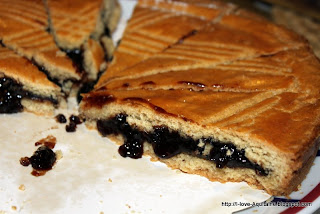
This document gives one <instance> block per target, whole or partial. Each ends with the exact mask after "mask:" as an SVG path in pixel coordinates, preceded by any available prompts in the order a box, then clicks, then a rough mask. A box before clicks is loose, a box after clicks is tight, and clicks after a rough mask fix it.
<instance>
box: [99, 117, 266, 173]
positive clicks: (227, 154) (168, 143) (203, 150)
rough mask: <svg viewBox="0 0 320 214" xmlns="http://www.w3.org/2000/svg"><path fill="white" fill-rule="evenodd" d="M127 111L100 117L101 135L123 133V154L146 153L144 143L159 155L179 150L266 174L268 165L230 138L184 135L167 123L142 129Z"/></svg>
mask: <svg viewBox="0 0 320 214" xmlns="http://www.w3.org/2000/svg"><path fill="white" fill-rule="evenodd" d="M126 118H127V115H126V114H122V113H120V114H117V115H116V116H114V117H111V118H109V119H105V120H97V129H98V131H99V132H100V134H101V135H102V136H108V135H121V136H122V137H123V139H124V143H123V145H121V146H120V147H119V153H120V155H121V156H123V157H130V158H134V159H137V158H141V157H142V155H143V143H144V142H148V143H150V144H151V145H152V148H153V151H154V153H155V154H156V155H157V157H159V158H162V159H168V158H171V157H173V156H176V155H178V154H180V153H185V154H188V155H191V156H194V157H198V158H201V159H205V160H209V161H212V162H214V164H215V166H216V168H224V167H229V168H247V169H252V170H254V171H255V173H256V174H257V175H259V176H267V175H268V174H269V170H268V169H264V168H263V167H261V166H260V165H259V164H257V163H254V162H251V161H250V160H249V159H248V158H247V157H246V154H245V150H244V149H237V148H236V146H235V145H234V144H232V143H231V142H223V141H220V140H217V139H213V138H211V137H209V138H200V139H193V138H192V137H190V136H181V135H180V134H179V133H178V132H177V131H171V130H169V128H168V127H167V126H165V125H161V126H154V127H153V130H150V131H143V130H139V128H138V127H135V126H133V125H130V124H129V123H128V122H127V120H126Z"/></svg>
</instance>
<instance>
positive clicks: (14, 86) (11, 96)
mask: <svg viewBox="0 0 320 214" xmlns="http://www.w3.org/2000/svg"><path fill="white" fill-rule="evenodd" d="M24 97H27V98H30V99H32V100H37V101H45V100H47V101H50V102H52V103H53V104H55V105H57V104H58V101H57V100H55V99H53V98H51V97H42V96H39V95H35V94H32V93H31V92H28V91H25V90H24V89H23V86H22V85H21V84H19V83H18V82H16V81H15V80H13V79H11V78H8V77H6V76H3V77H1V78H0V113H17V112H21V111H22V110H23V106H22V105H21V100H22V98H24Z"/></svg>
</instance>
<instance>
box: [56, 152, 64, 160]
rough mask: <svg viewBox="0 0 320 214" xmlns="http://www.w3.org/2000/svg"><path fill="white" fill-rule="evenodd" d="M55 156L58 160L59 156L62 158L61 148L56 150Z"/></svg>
mask: <svg viewBox="0 0 320 214" xmlns="http://www.w3.org/2000/svg"><path fill="white" fill-rule="evenodd" d="M56 158H57V160H60V159H61V158H63V154H62V151H61V150H57V151H56Z"/></svg>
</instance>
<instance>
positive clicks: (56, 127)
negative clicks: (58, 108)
mask: <svg viewBox="0 0 320 214" xmlns="http://www.w3.org/2000/svg"><path fill="white" fill-rule="evenodd" d="M58 128H59V127H58V126H57V125H55V126H52V127H51V129H58Z"/></svg>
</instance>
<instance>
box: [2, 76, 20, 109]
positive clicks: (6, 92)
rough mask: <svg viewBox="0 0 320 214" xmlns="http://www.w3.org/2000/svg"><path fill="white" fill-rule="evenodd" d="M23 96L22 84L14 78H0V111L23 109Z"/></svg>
mask: <svg viewBox="0 0 320 214" xmlns="http://www.w3.org/2000/svg"><path fill="white" fill-rule="evenodd" d="M23 96H25V92H24V91H23V90H22V86H21V85H20V84H18V83H17V82H15V81H14V80H12V79H10V78H7V77H2V78H0V113H17V112H20V111H22V110H23V106H22V105H21V99H22V97H23Z"/></svg>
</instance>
